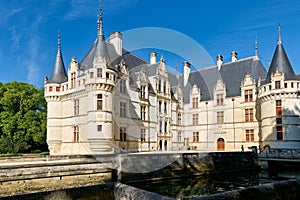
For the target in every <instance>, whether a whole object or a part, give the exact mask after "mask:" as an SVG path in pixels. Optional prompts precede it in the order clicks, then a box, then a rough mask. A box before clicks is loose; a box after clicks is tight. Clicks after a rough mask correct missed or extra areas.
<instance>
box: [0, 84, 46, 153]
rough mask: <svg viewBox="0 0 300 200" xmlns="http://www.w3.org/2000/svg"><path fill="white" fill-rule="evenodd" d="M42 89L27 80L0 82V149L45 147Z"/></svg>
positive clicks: (11, 150)
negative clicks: (24, 81) (26, 81)
mask: <svg viewBox="0 0 300 200" xmlns="http://www.w3.org/2000/svg"><path fill="white" fill-rule="evenodd" d="M43 92H44V90H43V88H40V89H38V88H36V87H35V86H33V85H31V84H28V83H22V82H10V83H6V84H0V152H2V153H18V152H30V151H32V150H37V149H39V150H41V151H44V150H47V144H46V118H47V110H46V109H47V108H46V105H47V104H46V101H45V99H44V97H43Z"/></svg>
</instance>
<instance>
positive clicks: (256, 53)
mask: <svg viewBox="0 0 300 200" xmlns="http://www.w3.org/2000/svg"><path fill="white" fill-rule="evenodd" d="M255 56H256V57H257V58H258V40H257V36H256V38H255Z"/></svg>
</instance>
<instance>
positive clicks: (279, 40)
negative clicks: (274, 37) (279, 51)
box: [278, 23, 281, 44]
mask: <svg viewBox="0 0 300 200" xmlns="http://www.w3.org/2000/svg"><path fill="white" fill-rule="evenodd" d="M278 44H281V35H280V23H279V24H278Z"/></svg>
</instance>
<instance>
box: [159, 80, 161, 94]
mask: <svg viewBox="0 0 300 200" xmlns="http://www.w3.org/2000/svg"><path fill="white" fill-rule="evenodd" d="M158 91H159V92H160V91H161V80H159V81H158Z"/></svg>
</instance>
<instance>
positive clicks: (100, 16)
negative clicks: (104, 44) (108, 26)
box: [97, 0, 104, 37]
mask: <svg viewBox="0 0 300 200" xmlns="http://www.w3.org/2000/svg"><path fill="white" fill-rule="evenodd" d="M97 23H98V35H99V36H103V37H104V33H103V19H102V0H100V10H99V18H98V22H97Z"/></svg>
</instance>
